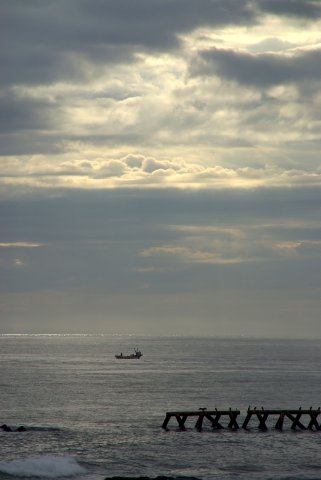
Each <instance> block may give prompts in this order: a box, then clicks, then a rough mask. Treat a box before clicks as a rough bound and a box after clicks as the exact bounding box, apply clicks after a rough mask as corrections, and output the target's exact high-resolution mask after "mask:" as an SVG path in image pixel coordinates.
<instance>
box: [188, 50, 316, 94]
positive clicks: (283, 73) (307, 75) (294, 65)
mask: <svg viewBox="0 0 321 480" xmlns="http://www.w3.org/2000/svg"><path fill="white" fill-rule="evenodd" d="M193 72H194V73H195V74H197V75H219V76H221V77H223V78H225V79H227V80H231V81H236V82H238V83H240V84H242V85H247V86H255V87H258V88H268V87H271V86H275V85H283V84H297V83H301V82H307V81H308V82H318V80H319V78H320V75H321V48H320V47H319V48H314V49H311V50H304V51H302V50H298V51H295V52H292V53H290V54H284V53H273V54H272V53H260V54H253V53H252V54H251V53H248V52H238V51H234V50H224V49H218V48H213V49H210V50H204V51H202V52H199V57H198V60H197V66H196V67H195V66H194V67H193Z"/></svg>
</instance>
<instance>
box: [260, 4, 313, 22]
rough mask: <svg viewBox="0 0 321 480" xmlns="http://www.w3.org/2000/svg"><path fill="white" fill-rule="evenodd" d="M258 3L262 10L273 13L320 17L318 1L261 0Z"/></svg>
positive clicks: (310, 17) (305, 17)
mask: <svg viewBox="0 0 321 480" xmlns="http://www.w3.org/2000/svg"><path fill="white" fill-rule="evenodd" d="M259 5H260V7H261V9H262V10H263V11H266V12H268V13H273V14H275V15H285V16H289V15H291V16H296V17H298V18H301V19H302V18H304V19H311V20H315V19H316V18H318V17H321V5H320V2H319V1H310V0H261V1H259Z"/></svg>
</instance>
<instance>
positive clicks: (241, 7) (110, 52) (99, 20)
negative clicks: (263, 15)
mask: <svg viewBox="0 0 321 480" xmlns="http://www.w3.org/2000/svg"><path fill="white" fill-rule="evenodd" d="M248 3H249V2H248V1H246V0H225V1H224V2H222V1H221V0H203V1H202V8H200V4H199V1H198V0H165V1H164V0H153V1H148V0H136V1H135V2H133V1H131V0H108V1H101V0H91V1H89V0H82V1H75V0H67V1H65V0H57V1H55V2H50V1H47V0H43V1H28V2H22V1H18V0H16V1H4V2H2V6H1V8H2V25H1V58H0V60H1V65H2V69H1V72H2V73H1V82H2V83H3V84H7V83H12V84H21V83H29V84H33V83H35V84H37V83H52V82H54V81H57V80H58V79H60V80H64V79H67V78H72V79H73V80H74V81H75V80H76V81H77V79H79V75H80V78H81V77H82V76H83V75H86V73H84V69H83V68H82V60H83V59H86V60H87V61H89V62H90V63H92V64H97V65H99V64H108V63H111V62H115V61H120V62H125V61H127V62H128V61H130V60H132V59H133V54H134V53H135V52H139V51H144V50H150V49H152V50H156V51H167V50H171V49H173V48H176V47H177V46H178V45H179V40H178V35H179V34H181V33H186V32H188V31H191V30H193V29H195V28H197V27H200V26H202V25H211V26H222V25H228V24H244V25H248V24H251V23H253V22H254V21H255V14H254V12H253V10H252V9H251V8H250V7H249V5H248Z"/></svg>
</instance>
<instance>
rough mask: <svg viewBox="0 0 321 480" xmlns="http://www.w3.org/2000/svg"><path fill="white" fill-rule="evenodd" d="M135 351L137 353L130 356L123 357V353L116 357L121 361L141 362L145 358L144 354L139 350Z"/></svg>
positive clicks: (135, 349)
mask: <svg viewBox="0 0 321 480" xmlns="http://www.w3.org/2000/svg"><path fill="white" fill-rule="evenodd" d="M134 351H135V353H131V354H130V355H123V352H121V354H120V355H115V357H116V358H117V359H119V360H139V359H140V357H142V356H143V354H142V352H141V351H140V350H138V348H134Z"/></svg>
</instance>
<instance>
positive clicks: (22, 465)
mask: <svg viewBox="0 0 321 480" xmlns="http://www.w3.org/2000/svg"><path fill="white" fill-rule="evenodd" d="M0 472H1V473H5V474H7V475H14V476H16V477H41V478H58V477H70V476H73V475H78V474H82V473H85V472H86V470H85V469H84V468H83V467H81V466H80V465H79V464H78V463H77V462H76V460H74V459H73V458H72V457H71V456H69V455H62V456H57V455H41V456H40V457H28V458H21V459H16V460H10V461H0Z"/></svg>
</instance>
